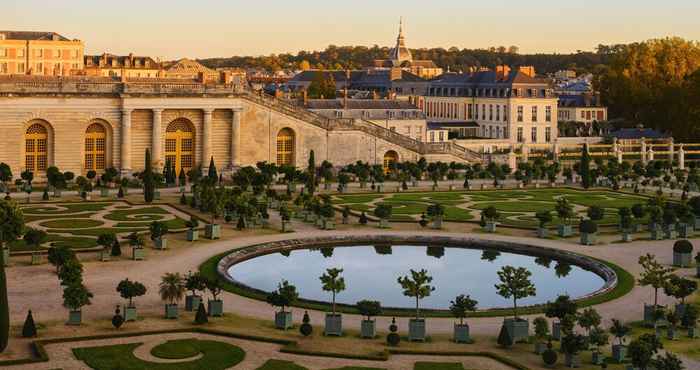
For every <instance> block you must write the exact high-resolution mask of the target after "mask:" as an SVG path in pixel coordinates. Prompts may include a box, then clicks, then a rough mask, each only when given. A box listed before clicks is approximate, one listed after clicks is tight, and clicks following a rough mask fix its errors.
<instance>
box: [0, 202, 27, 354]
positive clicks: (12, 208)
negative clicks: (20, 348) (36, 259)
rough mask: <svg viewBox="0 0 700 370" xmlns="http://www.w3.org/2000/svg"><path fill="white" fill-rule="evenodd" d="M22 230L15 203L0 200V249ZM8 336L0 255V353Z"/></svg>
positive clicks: (8, 312)
mask: <svg viewBox="0 0 700 370" xmlns="http://www.w3.org/2000/svg"><path fill="white" fill-rule="evenodd" d="M23 230H24V216H23V215H22V210H21V209H20V208H19V206H18V205H17V203H15V202H14V201H12V200H0V249H2V248H4V247H5V243H9V242H12V241H15V240H17V238H19V236H20V235H21V234H22V232H23ZM9 335H10V307H9V303H8V300H7V279H6V277H5V261H4V259H3V253H0V352H2V351H4V350H5V348H7V343H8V339H9Z"/></svg>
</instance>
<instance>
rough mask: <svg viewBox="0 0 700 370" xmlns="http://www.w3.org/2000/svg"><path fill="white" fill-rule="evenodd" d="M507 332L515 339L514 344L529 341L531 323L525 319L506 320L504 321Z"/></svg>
mask: <svg viewBox="0 0 700 370" xmlns="http://www.w3.org/2000/svg"><path fill="white" fill-rule="evenodd" d="M503 325H505V327H506V330H508V333H509V334H510V337H511V338H513V343H517V342H520V341H522V340H527V338H528V337H529V336H530V322H529V321H527V320H525V319H518V320H516V319H505V320H503Z"/></svg>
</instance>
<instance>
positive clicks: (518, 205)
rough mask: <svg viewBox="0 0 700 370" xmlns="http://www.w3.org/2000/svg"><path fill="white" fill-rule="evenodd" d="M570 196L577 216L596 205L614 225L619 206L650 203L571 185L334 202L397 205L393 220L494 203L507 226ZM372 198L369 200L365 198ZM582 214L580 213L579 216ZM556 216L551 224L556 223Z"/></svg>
mask: <svg viewBox="0 0 700 370" xmlns="http://www.w3.org/2000/svg"><path fill="white" fill-rule="evenodd" d="M559 198H566V199H568V200H569V201H570V202H571V203H573V205H574V206H575V211H576V212H577V216H584V215H585V211H586V209H587V208H588V207H590V206H593V205H596V206H600V207H602V208H604V211H605V217H604V218H603V219H602V220H601V221H599V223H600V224H601V225H614V224H617V222H618V216H617V210H618V209H619V208H620V207H632V206H633V205H635V204H637V203H646V201H647V199H648V198H646V197H644V196H638V195H633V194H626V193H621V192H614V191H605V190H590V191H584V190H577V189H570V188H554V189H527V190H486V191H452V192H421V193H387V194H374V195H356V194H349V195H336V196H334V197H333V202H334V204H336V205H338V206H340V207H343V206H345V205H347V206H348V207H350V209H351V210H353V211H357V212H368V213H369V214H371V213H372V211H373V210H374V207H375V206H376V205H377V204H388V205H391V206H392V207H393V214H392V218H391V220H392V221H406V220H408V221H411V220H418V219H419V218H420V215H421V214H422V213H424V212H425V211H426V209H427V208H428V206H429V205H430V204H432V203H440V204H442V205H443V206H444V207H445V215H444V219H445V221H469V220H478V219H479V218H480V213H481V210H483V209H485V208H487V207H489V206H494V207H496V209H497V210H498V211H499V212H501V218H500V219H499V223H501V224H503V225H506V226H516V227H530V228H532V227H536V226H537V220H536V219H535V213H536V212H538V211H544V210H549V211H552V212H553V211H554V207H555V205H556V202H557V199H559ZM363 199H368V201H366V202H361V200H363ZM553 213H554V212H553ZM576 218H578V217H576ZM557 222H558V220H557V219H556V216H555V220H554V222H553V223H552V224H551V225H556V224H557Z"/></svg>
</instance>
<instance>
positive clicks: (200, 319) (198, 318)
mask: <svg viewBox="0 0 700 370" xmlns="http://www.w3.org/2000/svg"><path fill="white" fill-rule="evenodd" d="M208 322H209V319H208V318H207V310H206V309H205V308H204V303H202V302H199V307H197V314H196V315H195V316H194V323H195V324H200V325H201V324H206V323H208Z"/></svg>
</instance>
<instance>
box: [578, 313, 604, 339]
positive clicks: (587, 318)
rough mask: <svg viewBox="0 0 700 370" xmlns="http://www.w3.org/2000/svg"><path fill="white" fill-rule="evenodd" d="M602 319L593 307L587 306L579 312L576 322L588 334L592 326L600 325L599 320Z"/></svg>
mask: <svg viewBox="0 0 700 370" xmlns="http://www.w3.org/2000/svg"><path fill="white" fill-rule="evenodd" d="M601 320H602V317H601V316H600V314H599V313H598V311H596V310H595V308H592V307H589V308H586V309H585V310H583V312H581V315H579V317H578V324H579V325H580V326H581V327H582V328H583V329H585V330H586V334H587V335H590V334H591V330H592V329H593V328H596V327H598V326H599V325H600V322H601Z"/></svg>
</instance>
